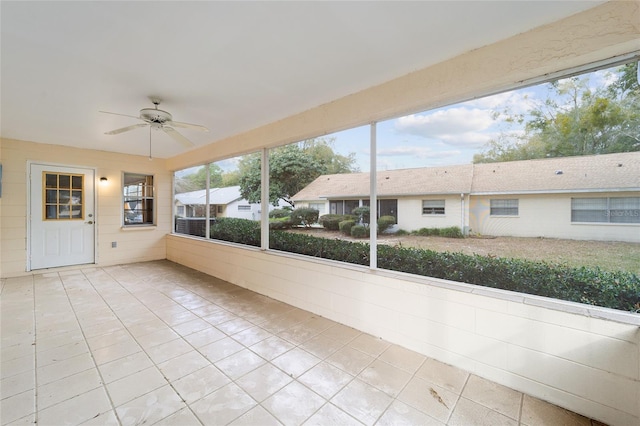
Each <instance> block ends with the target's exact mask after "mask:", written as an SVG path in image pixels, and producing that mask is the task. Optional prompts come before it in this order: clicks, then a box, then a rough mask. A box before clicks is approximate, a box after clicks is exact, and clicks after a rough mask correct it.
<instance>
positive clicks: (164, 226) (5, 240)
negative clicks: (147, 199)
mask: <svg viewBox="0 0 640 426" xmlns="http://www.w3.org/2000/svg"><path fill="white" fill-rule="evenodd" d="M0 143H1V145H2V151H1V156H0V162H1V163H2V169H3V172H2V198H1V200H2V215H1V218H0V231H1V235H2V240H1V241H0V246H1V254H2V256H0V258H1V260H0V276H2V277H11V276H18V275H22V274H25V273H26V266H27V198H28V197H27V179H28V177H27V174H28V173H27V167H28V166H27V162H28V161H37V162H42V163H53V164H59V165H68V166H78V167H87V168H95V169H96V181H99V179H100V177H102V176H104V177H107V179H108V181H107V184H106V185H104V186H103V185H101V184H99V183H98V182H96V210H95V222H96V225H95V226H96V263H97V264H99V265H115V264H121V263H131V262H140V261H146V260H156V259H164V258H165V257H166V245H165V237H166V234H167V233H169V232H171V210H172V201H171V185H172V177H171V173H170V172H169V171H167V169H166V165H165V161H164V160H162V159H154V160H153V161H149V160H148V159H147V157H140V156H133V155H124V154H116V153H110V152H104V151H95V150H86V149H77V148H69V147H64V146H57V145H44V144H39V143H34V142H25V141H16V140H10V139H2V140H0ZM122 172H132V173H143V174H150V175H153V176H154V186H155V187H156V215H157V216H156V226H155V227H129V228H123V227H122V214H123V212H122ZM112 241H116V242H117V243H118V244H117V248H111V242H112Z"/></svg>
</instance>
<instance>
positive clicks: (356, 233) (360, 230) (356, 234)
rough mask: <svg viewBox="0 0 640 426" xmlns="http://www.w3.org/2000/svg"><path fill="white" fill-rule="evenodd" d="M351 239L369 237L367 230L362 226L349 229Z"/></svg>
mask: <svg viewBox="0 0 640 426" xmlns="http://www.w3.org/2000/svg"><path fill="white" fill-rule="evenodd" d="M351 236H352V237H353V238H366V237H368V236H369V228H368V227H366V226H363V225H355V226H353V227H352V228H351Z"/></svg>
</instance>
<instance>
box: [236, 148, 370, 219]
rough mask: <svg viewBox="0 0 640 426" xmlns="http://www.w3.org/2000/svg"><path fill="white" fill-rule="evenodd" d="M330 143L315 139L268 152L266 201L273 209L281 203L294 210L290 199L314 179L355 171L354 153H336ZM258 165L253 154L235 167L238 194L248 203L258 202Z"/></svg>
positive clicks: (256, 156) (259, 178)
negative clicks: (237, 177)
mask: <svg viewBox="0 0 640 426" xmlns="http://www.w3.org/2000/svg"><path fill="white" fill-rule="evenodd" d="M332 143H333V140H332V139H329V140H326V139H323V138H317V139H309V140H306V141H304V142H300V143H294V144H290V145H285V146H282V147H278V148H273V149H272V150H270V153H269V202H270V203H271V204H273V205H274V206H277V205H278V201H280V200H283V201H285V202H286V203H288V204H289V205H291V206H292V207H294V202H293V201H292V200H291V197H292V196H293V195H295V194H296V193H298V192H299V191H300V190H302V188H304V187H305V186H307V185H308V184H309V183H311V182H312V181H313V180H314V179H316V178H317V177H318V176H320V175H323V174H328V173H351V172H354V171H357V170H358V169H357V167H356V166H355V165H354V164H355V154H350V155H349V156H344V155H341V154H337V153H335V152H334V151H333V149H332V148H331V145H332ZM261 162H262V161H261V156H260V154H257V153H256V154H251V155H247V156H245V157H243V159H242V160H240V163H239V165H238V169H239V172H240V179H239V185H240V193H241V194H242V196H243V197H244V198H246V199H247V200H248V201H249V202H250V203H258V202H260V187H261V181H262V179H261V174H260V167H261Z"/></svg>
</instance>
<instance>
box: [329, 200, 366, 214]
mask: <svg viewBox="0 0 640 426" xmlns="http://www.w3.org/2000/svg"><path fill="white" fill-rule="evenodd" d="M359 205H360V201H358V200H332V201H330V202H329V207H330V210H331V214H351V212H352V211H353V209H355V208H356V207H358V206H359Z"/></svg>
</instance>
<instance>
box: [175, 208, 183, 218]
mask: <svg viewBox="0 0 640 426" xmlns="http://www.w3.org/2000/svg"><path fill="white" fill-rule="evenodd" d="M176 214H177V215H178V216H184V206H178V207H177V208H176Z"/></svg>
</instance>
